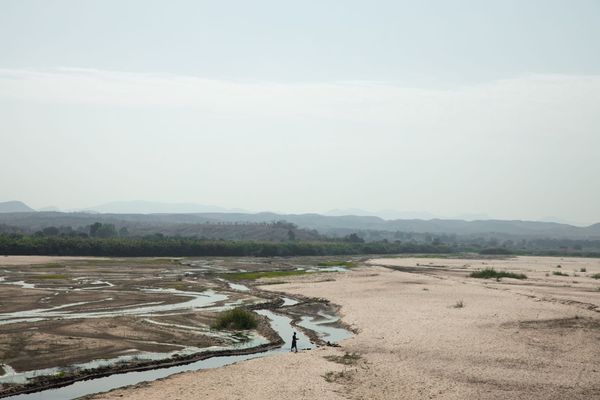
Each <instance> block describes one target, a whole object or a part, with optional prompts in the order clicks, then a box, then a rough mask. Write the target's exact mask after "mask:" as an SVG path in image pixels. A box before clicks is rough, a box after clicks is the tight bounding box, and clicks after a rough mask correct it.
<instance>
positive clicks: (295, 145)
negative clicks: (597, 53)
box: [0, 69, 600, 222]
mask: <svg viewBox="0 0 600 400" xmlns="http://www.w3.org/2000/svg"><path fill="white" fill-rule="evenodd" d="M0 102H2V104H4V105H5V107H4V114H2V115H3V117H2V121H0V139H1V140H2V142H3V144H5V145H4V146H3V147H4V148H5V152H6V153H5V154H3V160H2V161H0V167H3V169H4V171H7V170H8V169H10V168H11V166H13V165H19V163H22V162H23V161H24V160H25V161H26V162H28V163H29V164H28V165H29V166H28V168H26V169H20V170H18V171H16V172H15V173H14V174H12V175H11V176H10V177H7V178H6V179H5V180H4V182H3V183H4V190H5V191H6V193H7V194H5V196H8V198H18V199H23V200H28V199H31V198H34V199H36V201H37V202H38V204H37V205H38V206H43V205H47V204H57V205H59V206H60V205H63V204H64V205H65V206H71V207H77V206H86V205H92V204H95V203H100V202H103V201H109V200H127V199H141V198H143V199H148V200H162V201H175V202H177V201H190V202H199V203H205V204H216V205H221V206H226V207H242V208H250V209H257V210H265V209H271V210H282V211H325V210H328V209H332V208H351V207H359V208H366V209H399V210H424V211H430V212H433V213H436V214H440V215H455V214H459V213H468V212H484V213H488V214H491V215H494V216H498V217H503V218H530V219H531V218H540V217H546V216H549V215H552V216H557V217H561V218H565V219H571V220H576V221H588V222H591V221H597V220H600V215H599V214H598V212H599V210H598V207H597V204H598V203H599V202H600V187H598V185H596V184H595V180H597V177H598V176H600V164H598V163H597V156H598V150H597V149H598V148H600V135H598V132H600V112H598V105H599V104H600V76H597V75H592V76H572V75H530V76H524V77H520V78H514V79H505V80H498V81H493V82H488V83H485V84H472V85H465V86H454V87H445V88H431V87H428V88H419V87H404V86H401V85H398V84H394V83H393V82H337V83H335V82H334V83H332V82H313V83H310V82H308V83H307V82H297V83H276V82H243V81H222V80H212V79H203V78H199V77H194V76H182V75H168V74H142V73H127V72H115V71H100V70H87V69H57V70H47V71H40V70H37V71H36V70H10V69H0ZM6 105H9V106H10V107H6ZM8 110H14V111H8ZM0 111H2V110H0ZM30 116H31V117H30ZM39 143H44V147H39ZM22 149H27V152H25V150H22ZM103 154H105V155H109V158H110V159H111V162H110V163H107V162H103V161H100V160H102V159H103V157H104V156H103ZM157 154H160V158H159V160H160V162H158V163H157V161H156V160H157ZM65 157H66V158H65ZM94 158H97V159H98V161H97V163H89V162H87V161H88V160H90V159H94ZM63 159H69V161H68V162H67V161H62V160H63ZM59 162H64V163H65V166H63V168H62V169H59V168H58V166H57V165H59V164H58V163H59ZM70 163H77V165H80V166H81V167H80V168H79V169H78V170H76V171H75V170H70V169H69V165H70ZM215 166H218V167H215ZM36 171H38V172H36ZM39 171H43V172H42V175H43V174H46V175H45V177H44V179H42V177H40V172H39ZM122 171H127V174H126V176H123V175H122ZM54 176H56V177H60V179H61V180H63V181H64V182H65V183H64V185H68V186H69V187H76V186H78V185H84V187H85V185H86V184H87V183H88V182H90V181H92V180H94V179H95V183H94V186H93V190H92V189H91V188H90V189H88V191H82V192H76V193H72V196H69V198H68V201H69V202H70V203H67V200H64V199H65V197H64V196H65V195H64V193H65V188H62V187H58V186H56V185H53V184H52V182H53V181H52V177H54ZM173 177H178V179H174V178H173ZM157 180H158V181H160V182H161V184H162V185H163V186H162V187H157V186H156V181H157ZM130 181H135V182H136V183H137V184H136V185H134V186H132V185H130V184H129V182H130ZM194 181H197V182H201V183H202V184H201V185H197V186H194V185H192V186H190V185H189V182H194ZM223 182H227V185H223ZM36 183H37V184H39V185H42V186H43V187H45V188H46V190H45V192H44V193H45V195H47V196H49V197H48V200H46V201H44V202H42V200H39V198H36V196H35V193H36V190H38V189H36V187H35V184H36ZM257 187H262V188H267V187H273V188H275V187H276V189H273V190H254V189H255V188H257ZM164 188H166V189H167V190H162V189H164ZM240 193H246V194H247V195H245V196H243V197H242V198H240ZM306 193H319V195H318V196H312V195H311V196H307V195H306ZM509 193H510V195H508V194H509ZM77 196H80V197H79V198H77ZM86 196H87V197H86ZM575 204H576V206H575ZM34 205H35V204H34Z"/></svg>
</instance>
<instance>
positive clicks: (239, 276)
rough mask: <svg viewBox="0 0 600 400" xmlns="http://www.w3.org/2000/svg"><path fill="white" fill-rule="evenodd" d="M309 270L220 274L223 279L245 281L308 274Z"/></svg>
mask: <svg viewBox="0 0 600 400" xmlns="http://www.w3.org/2000/svg"><path fill="white" fill-rule="evenodd" d="M308 273H309V272H308V271H304V270H292V271H259V272H231V273H227V274H220V275H219V276H220V277H221V278H223V279H227V280H232V281H243V280H254V279H261V278H281V277H285V276H294V275H304V274H308Z"/></svg>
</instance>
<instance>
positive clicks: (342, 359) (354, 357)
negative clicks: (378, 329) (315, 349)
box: [325, 353, 361, 365]
mask: <svg viewBox="0 0 600 400" xmlns="http://www.w3.org/2000/svg"><path fill="white" fill-rule="evenodd" d="M360 358H361V357H360V354H358V353H346V354H344V355H343V356H325V359H326V360H328V361H332V362H335V363H338V364H343V365H354V364H356V363H357V362H358V360H360Z"/></svg>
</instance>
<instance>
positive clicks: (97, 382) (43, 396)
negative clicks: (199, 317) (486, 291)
mask: <svg viewBox="0 0 600 400" xmlns="http://www.w3.org/2000/svg"><path fill="white" fill-rule="evenodd" d="M256 312H257V313H258V314H260V315H264V316H265V317H267V318H268V319H269V320H270V321H271V327H272V328H273V329H274V330H275V331H276V332H277V333H278V334H279V335H280V336H281V338H282V339H283V340H284V344H283V345H282V346H281V347H280V348H278V349H274V350H269V351H265V352H262V353H255V354H246V355H237V356H222V357H212V358H208V359H206V360H201V361H196V362H193V363H190V364H185V365H178V366H174V367H168V368H158V369H153V370H149V371H140V372H127V373H122V374H115V375H110V376H106V377H102V378H96V379H90V380H87V381H80V382H76V383H73V384H71V385H69V386H64V387H61V388H57V389H49V390H44V391H41V392H37V393H29V394H21V395H16V396H10V397H6V399H10V400H67V399H75V398H77V397H81V396H85V395H88V394H93V393H99V392H106V391H109V390H112V389H116V388H119V387H123V386H129V385H135V384H137V383H140V382H146V381H154V380H156V379H160V378H164V377H167V376H170V375H173V374H177V373H180V372H188V371H198V370H202V369H208V368H216V367H222V366H225V365H230V364H234V363H236V362H240V361H244V360H249V359H253V358H259V357H266V356H270V355H274V354H279V353H281V352H285V351H290V347H291V338H292V335H293V333H294V332H296V333H297V336H298V347H299V348H300V349H310V348H312V347H313V346H314V345H313V344H312V343H311V342H310V339H309V338H308V337H307V336H306V335H304V334H303V333H302V332H299V331H297V330H295V329H294V328H293V327H292V325H291V322H292V320H291V319H290V318H289V317H286V316H283V315H279V314H276V313H274V312H272V311H269V310H258V311H256ZM313 328H314V329H313ZM323 328H324V326H323V325H322V324H312V325H311V328H310V329H313V330H315V332H316V333H317V335H319V336H323V335H327V339H326V340H329V341H330V342H337V341H339V340H342V339H345V338H346V337H348V336H349V335H350V333H349V332H348V331H345V330H344V329H339V330H336V331H331V328H330V327H325V328H327V329H323ZM342 331H343V332H342Z"/></svg>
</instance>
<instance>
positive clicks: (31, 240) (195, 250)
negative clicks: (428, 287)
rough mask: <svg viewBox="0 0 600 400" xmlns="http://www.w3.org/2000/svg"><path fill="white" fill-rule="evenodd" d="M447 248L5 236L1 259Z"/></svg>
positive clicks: (0, 240) (432, 248)
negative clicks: (4, 257)
mask: <svg viewBox="0 0 600 400" xmlns="http://www.w3.org/2000/svg"><path fill="white" fill-rule="evenodd" d="M451 251H452V249H451V248H450V247H448V246H446V245H443V244H440V245H433V244H417V243H399V242H394V243H390V242H384V241H382V242H370V243H353V242H341V241H340V242H336V241H330V242H301V241H295V242H261V241H224V240H203V239H194V238H181V237H149V238H131V237H127V238H125V237H114V238H92V237H79V236H74V237H70V236H35V235H29V236H28V235H20V234H0V254H4V255H58V256H104V257H206V256H238V257H240V256H256V257H270V256H325V255H342V254H343V255H346V254H347V255H351V254H395V253H449V252H451Z"/></svg>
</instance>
